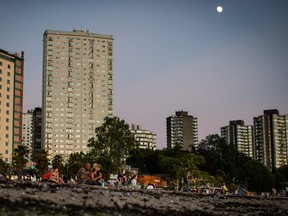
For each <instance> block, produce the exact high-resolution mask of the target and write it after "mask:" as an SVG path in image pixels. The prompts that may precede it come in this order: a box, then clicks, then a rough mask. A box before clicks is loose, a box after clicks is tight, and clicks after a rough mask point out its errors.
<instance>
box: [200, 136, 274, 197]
mask: <svg viewBox="0 0 288 216" xmlns="http://www.w3.org/2000/svg"><path fill="white" fill-rule="evenodd" d="M198 154H200V155H203V156H204V158H205V160H206V163H205V164H204V166H201V167H200V168H201V169H202V170H204V171H207V172H208V173H209V174H210V175H213V176H215V177H216V179H218V181H219V180H220V179H221V178H222V179H223V182H226V183H227V182H228V183H229V182H230V183H236V184H240V183H241V184H244V185H246V183H247V184H248V186H249V187H248V189H249V190H251V191H255V192H257V193H259V192H261V191H270V190H271V188H272V186H273V184H274V177H273V175H272V174H271V173H270V172H269V170H268V169H267V168H266V167H265V166H264V165H263V164H261V163H259V162H257V161H254V160H253V159H252V158H250V157H247V156H246V155H244V154H243V153H240V152H238V151H237V150H236V149H235V148H234V147H233V146H232V145H228V144H227V143H226V142H225V141H224V140H223V139H222V138H220V137H219V135H217V134H213V135H209V136H207V137H206V139H205V140H202V141H201V142H200V145H199V148H198ZM218 183H219V182H218Z"/></svg>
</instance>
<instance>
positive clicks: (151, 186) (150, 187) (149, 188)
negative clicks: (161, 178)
mask: <svg viewBox="0 0 288 216" xmlns="http://www.w3.org/2000/svg"><path fill="white" fill-rule="evenodd" d="M152 189H154V185H153V184H151V183H150V182H149V183H148V186H147V190H152Z"/></svg>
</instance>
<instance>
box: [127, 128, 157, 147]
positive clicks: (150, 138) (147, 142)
mask: <svg viewBox="0 0 288 216" xmlns="http://www.w3.org/2000/svg"><path fill="white" fill-rule="evenodd" d="M130 131H131V133H133V135H134V137H135V139H136V140H137V141H138V142H139V148H142V149H152V150H156V145H157V144H156V134H155V133H153V132H152V131H150V130H146V129H143V128H142V127H141V126H140V125H135V124H132V125H131V129H130Z"/></svg>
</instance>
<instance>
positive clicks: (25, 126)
mask: <svg viewBox="0 0 288 216" xmlns="http://www.w3.org/2000/svg"><path fill="white" fill-rule="evenodd" d="M22 117H23V118H22V119H23V121H22V145H24V146H27V148H28V150H29V155H28V159H29V160H31V159H32V157H31V156H32V149H33V146H32V143H33V140H32V138H33V111H32V110H28V112H27V113H23V116H22Z"/></svg>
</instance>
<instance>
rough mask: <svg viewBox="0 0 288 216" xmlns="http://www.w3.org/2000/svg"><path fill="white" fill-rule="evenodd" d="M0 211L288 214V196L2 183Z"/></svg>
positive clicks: (47, 213)
mask: <svg viewBox="0 0 288 216" xmlns="http://www.w3.org/2000/svg"><path fill="white" fill-rule="evenodd" d="M0 215H8V216H10V215H27V216H28V215H29V216H30V215H32V216H33V215H44V216H46V215H47V216H48V215H59V216H62V215H86V216H90V215H288V199H287V198H259V197H250V198H242V197H233V196H224V195H199V194H195V193H191V192H189V193H187V192H172V191H170V192H169V191H164V190H160V189H157V190H155V189H154V190H149V191H147V190H129V189H116V188H114V189H111V188H106V187H98V186H87V185H77V184H63V185H55V184H47V183H38V182H34V183H32V182H26V183H23V182H22V183H20V182H19V183H17V182H9V183H7V182H1V183H0Z"/></svg>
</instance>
